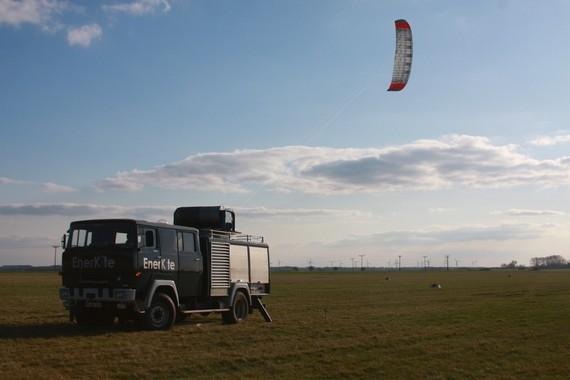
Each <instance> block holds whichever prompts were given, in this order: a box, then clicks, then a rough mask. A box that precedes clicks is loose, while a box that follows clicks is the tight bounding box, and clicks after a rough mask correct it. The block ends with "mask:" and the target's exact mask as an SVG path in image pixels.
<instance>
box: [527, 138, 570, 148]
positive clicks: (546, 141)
mask: <svg viewBox="0 0 570 380" xmlns="http://www.w3.org/2000/svg"><path fill="white" fill-rule="evenodd" d="M569 142H570V135H557V136H539V137H537V138H535V139H534V140H531V141H530V143H531V144H532V145H536V146H552V145H559V144H565V143H569Z"/></svg>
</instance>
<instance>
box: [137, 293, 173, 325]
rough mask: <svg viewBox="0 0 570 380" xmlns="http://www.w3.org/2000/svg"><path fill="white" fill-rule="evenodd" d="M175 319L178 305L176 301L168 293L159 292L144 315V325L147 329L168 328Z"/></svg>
mask: <svg viewBox="0 0 570 380" xmlns="http://www.w3.org/2000/svg"><path fill="white" fill-rule="evenodd" d="M175 320H176V306H174V302H172V299H171V298H170V297H169V296H168V295H166V294H164V293H158V294H156V295H155V296H154V298H153V299H152V303H151V304H150V307H149V308H148V310H147V311H146V313H145V315H144V319H143V326H144V328H146V329H147V330H168V329H169V328H170V327H172V325H173V324H174V321H175Z"/></svg>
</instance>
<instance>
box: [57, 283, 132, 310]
mask: <svg viewBox="0 0 570 380" xmlns="http://www.w3.org/2000/svg"><path fill="white" fill-rule="evenodd" d="M136 293H137V291H136V289H128V288H127V289H125V288H121V289H109V288H59V298H60V299H61V300H62V301H63V304H64V306H65V307H66V308H68V307H69V305H70V304H72V303H76V302H79V301H84V302H113V303H124V304H127V303H134V302H135V298H136Z"/></svg>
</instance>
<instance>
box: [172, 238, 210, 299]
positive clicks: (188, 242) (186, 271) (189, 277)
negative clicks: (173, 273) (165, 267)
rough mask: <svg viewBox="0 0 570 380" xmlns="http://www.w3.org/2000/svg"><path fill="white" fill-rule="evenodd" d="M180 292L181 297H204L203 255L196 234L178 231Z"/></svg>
mask: <svg viewBox="0 0 570 380" xmlns="http://www.w3.org/2000/svg"><path fill="white" fill-rule="evenodd" d="M178 263H179V265H180V266H179V268H180V269H179V271H178V292H179V293H180V297H191V296H200V295H202V272H203V270H204V268H203V266H204V264H203V260H202V254H201V253H200V249H199V248H198V244H197V239H196V234H195V233H194V232H189V231H188V232H187V231H184V232H183V231H178Z"/></svg>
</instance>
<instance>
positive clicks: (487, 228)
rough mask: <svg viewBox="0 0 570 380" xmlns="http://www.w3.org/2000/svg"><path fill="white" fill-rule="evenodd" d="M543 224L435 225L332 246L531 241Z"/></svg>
mask: <svg viewBox="0 0 570 380" xmlns="http://www.w3.org/2000/svg"><path fill="white" fill-rule="evenodd" d="M543 233H544V229H543V228H542V227H541V226H534V225H528V224H501V225H474V226H460V227H446V226H444V227H432V228H431V229H425V230H402V231H387V232H381V233H376V234H367V235H362V236H353V237H351V238H349V239H344V240H340V241H337V242H334V243H332V244H331V245H333V246H350V247H355V246H370V245H377V246H392V247H402V246H424V245H435V244H440V245H441V244H455V243H460V244H464V243H467V242H477V241H482V242H489V241H508V240H530V239H536V238H539V237H540V236H542V235H543Z"/></svg>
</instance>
